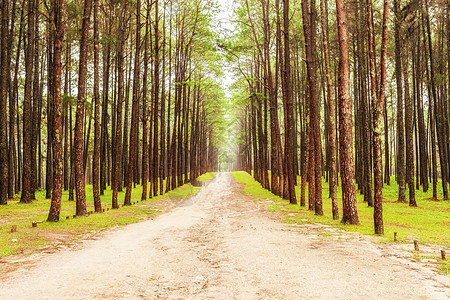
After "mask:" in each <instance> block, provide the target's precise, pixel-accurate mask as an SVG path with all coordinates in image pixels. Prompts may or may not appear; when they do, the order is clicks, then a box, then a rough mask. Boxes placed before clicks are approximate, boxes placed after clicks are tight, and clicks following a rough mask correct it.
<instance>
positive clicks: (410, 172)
mask: <svg viewBox="0 0 450 300" xmlns="http://www.w3.org/2000/svg"><path fill="white" fill-rule="evenodd" d="M407 50H408V47H405V55H404V56H403V64H402V68H403V82H404V87H405V91H404V95H405V133H406V162H407V165H406V167H407V168H406V171H407V176H406V183H407V184H408V189H409V205H410V206H417V204H416V198H415V187H414V140H413V137H414V131H413V130H414V128H413V118H414V116H413V113H414V108H413V102H412V99H411V97H410V93H409V76H408V59H407V57H406V53H408V51H407ZM417 179H418V178H417Z"/></svg>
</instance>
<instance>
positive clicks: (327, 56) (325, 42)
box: [320, 0, 339, 220]
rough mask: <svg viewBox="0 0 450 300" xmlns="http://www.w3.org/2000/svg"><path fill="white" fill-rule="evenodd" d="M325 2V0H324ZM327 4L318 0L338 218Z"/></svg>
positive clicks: (332, 186)
mask: <svg viewBox="0 0 450 300" xmlns="http://www.w3.org/2000/svg"><path fill="white" fill-rule="evenodd" d="M325 2H326V0H325ZM326 5H327V4H326V3H325V4H324V0H320V10H321V12H322V14H321V23H322V24H321V25H322V38H323V48H324V54H325V72H326V79H327V82H326V83H327V102H328V109H329V116H328V120H327V121H328V126H329V136H328V138H329V141H328V144H329V151H330V181H329V189H330V196H331V203H332V212H333V219H334V220H337V219H339V209H338V203H337V185H336V179H337V173H336V135H335V131H334V127H335V114H334V112H335V104H334V93H333V83H332V81H331V70H330V53H329V50H328V32H327V31H328V28H327V24H326V22H325V18H327V19H328V15H325V12H326V11H327V10H326V9H325V6H326Z"/></svg>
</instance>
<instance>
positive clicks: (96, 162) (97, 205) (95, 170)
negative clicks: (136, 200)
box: [92, 0, 102, 212]
mask: <svg viewBox="0 0 450 300" xmlns="http://www.w3.org/2000/svg"><path fill="white" fill-rule="evenodd" d="M98 1H99V0H94V102H95V108H94V155H93V156H92V193H93V196H94V210H95V212H102V202H101V200H100V182H99V180H100V87H99V85H100V83H99V81H100V78H99V77H100V74H99V32H98Z"/></svg>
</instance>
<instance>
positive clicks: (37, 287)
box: [0, 173, 450, 299]
mask: <svg viewBox="0 0 450 300" xmlns="http://www.w3.org/2000/svg"><path fill="white" fill-rule="evenodd" d="M265 204H266V203H264V201H262V200H261V199H256V198H254V197H251V196H248V195H245V194H244V193H243V185H242V184H241V183H239V182H237V181H236V180H235V179H234V178H233V177H232V176H231V175H230V174H228V173H219V174H218V175H216V177H215V178H214V180H212V181H211V182H210V183H209V184H208V185H207V186H206V187H204V188H203V189H202V190H201V191H200V192H199V193H198V194H197V195H196V196H194V197H192V198H189V199H187V200H185V201H184V202H183V203H182V204H181V205H179V206H178V207H175V208H173V209H170V210H167V212H166V213H164V214H161V215H159V216H157V217H156V218H154V219H151V220H147V221H142V222H139V223H135V224H131V225H127V226H123V227H117V228H114V229H110V230H106V231H103V232H100V233H98V234H97V235H94V236H92V237H91V238H90V239H87V240H84V241H82V242H80V243H78V244H76V245H71V246H68V247H66V248H64V249H62V250H59V251H57V252H54V253H36V254H34V255H28V256H27V259H26V263H23V262H21V263H20V264H17V265H18V267H17V268H15V269H8V271H7V272H2V273H0V299H36V298H39V299H94V298H95V299H98V298H108V299H142V298H143V299H155V298H163V299H165V298H167V299H269V298H270V299H300V298H302V299H304V298H314V299H316V298H323V299H330V298H333V299H363V298H364V299H387V298H389V299H400V298H401V299H412V298H414V299H448V297H450V276H444V275H440V274H438V272H437V271H436V270H435V269H432V268H429V267H427V266H426V265H425V264H424V263H423V262H420V261H417V260H416V259H414V258H413V257H411V252H408V251H405V250H402V249H400V248H399V247H394V246H392V245H390V244H388V243H378V242H377V241H376V240H375V238H374V237H370V236H365V235H361V234H348V233H346V232H344V231H343V230H342V229H339V228H331V227H327V226H324V225H318V224H316V225H314V224H300V225H298V224H295V225H293V224H285V223H282V222H281V219H282V217H281V216H280V214H279V213H277V212H272V211H269V210H268V209H267V208H266V207H265ZM4 263H5V262H4V261H2V262H0V264H4Z"/></svg>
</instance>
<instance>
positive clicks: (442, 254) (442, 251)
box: [441, 250, 447, 260]
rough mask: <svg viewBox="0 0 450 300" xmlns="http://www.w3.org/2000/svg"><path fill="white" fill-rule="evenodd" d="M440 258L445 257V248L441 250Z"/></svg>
mask: <svg viewBox="0 0 450 300" xmlns="http://www.w3.org/2000/svg"><path fill="white" fill-rule="evenodd" d="M441 258H442V260H446V259H447V257H446V256H445V250H441Z"/></svg>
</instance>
